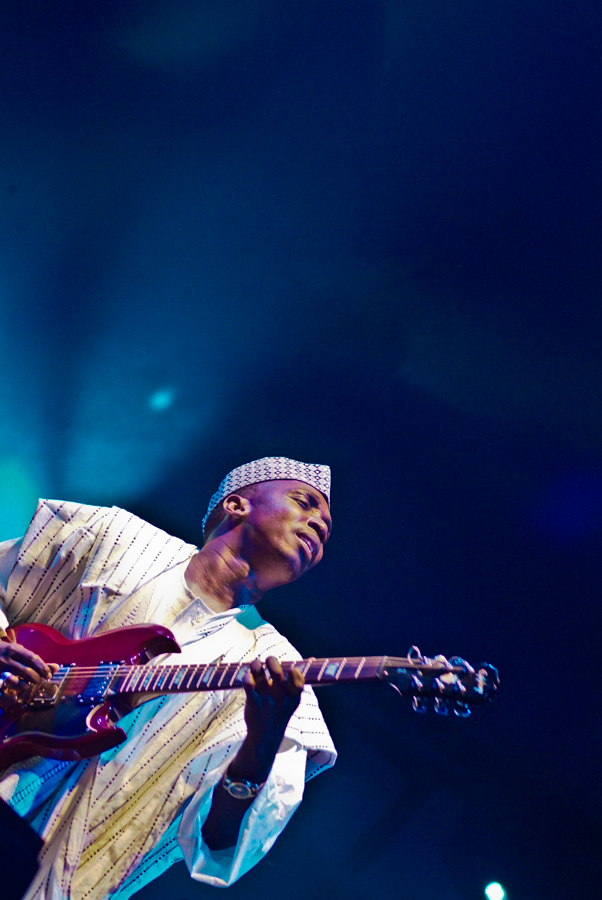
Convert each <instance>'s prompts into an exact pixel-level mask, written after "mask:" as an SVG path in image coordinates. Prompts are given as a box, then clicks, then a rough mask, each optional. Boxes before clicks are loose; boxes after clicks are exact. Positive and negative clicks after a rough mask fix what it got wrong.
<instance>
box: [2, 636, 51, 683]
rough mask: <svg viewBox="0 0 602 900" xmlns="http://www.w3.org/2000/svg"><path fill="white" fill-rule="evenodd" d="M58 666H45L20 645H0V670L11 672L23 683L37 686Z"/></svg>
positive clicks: (36, 656)
mask: <svg viewBox="0 0 602 900" xmlns="http://www.w3.org/2000/svg"><path fill="white" fill-rule="evenodd" d="M57 668H58V666H56V665H55V664H51V665H50V666H47V665H46V663H45V662H44V660H43V659H40V657H39V656H38V655H37V654H36V653H32V652H31V650H27V648H26V647H22V646H21V644H15V643H12V644H9V643H0V670H1V671H4V672H11V673H12V674H13V675H17V676H18V677H19V678H21V679H22V680H23V681H29V682H33V683H34V684H37V683H38V682H39V681H41V680H42V678H51V677H52V675H53V672H55V671H56V669H57Z"/></svg>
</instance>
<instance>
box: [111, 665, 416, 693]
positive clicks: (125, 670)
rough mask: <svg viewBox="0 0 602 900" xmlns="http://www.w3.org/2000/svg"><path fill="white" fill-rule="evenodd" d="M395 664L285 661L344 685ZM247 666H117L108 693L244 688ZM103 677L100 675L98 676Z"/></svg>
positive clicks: (313, 678) (312, 678) (314, 680)
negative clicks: (386, 665) (387, 665)
mask: <svg viewBox="0 0 602 900" xmlns="http://www.w3.org/2000/svg"><path fill="white" fill-rule="evenodd" d="M386 662H387V663H389V662H392V660H390V659H389V658H388V657H386V656H358V657H352V658H349V659H348V658H346V657H338V658H336V659H313V658H311V659H302V660H298V661H297V662H283V663H281V665H282V668H283V669H284V671H285V672H288V671H290V669H292V668H295V669H299V671H300V672H302V673H303V676H304V678H305V682H306V684H313V685H325V684H335V683H339V684H344V683H349V682H355V681H374V680H376V679H380V678H381V677H382V675H381V673H382V670H383V668H384V666H385V663H386ZM403 663H407V664H408V665H409V666H412V665H415V662H414V663H413V662H412V661H411V660H409V659H396V660H395V664H396V665H399V664H403ZM248 668H249V667H248V665H247V664H245V663H229V664H222V665H217V664H215V663H209V664H208V665H191V666H182V665H175V666H125V665H121V666H116V667H115V669H114V670H113V672H112V673H111V674H112V677H111V678H110V682H109V690H108V693H109V694H132V693H140V692H157V693H162V694H176V693H185V692H186V691H216V690H217V691H219V690H230V689H232V688H240V687H242V682H243V678H244V676H245V673H246V672H247V671H248ZM99 674H100V673H99Z"/></svg>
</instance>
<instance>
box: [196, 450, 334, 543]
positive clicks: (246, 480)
mask: <svg viewBox="0 0 602 900" xmlns="http://www.w3.org/2000/svg"><path fill="white" fill-rule="evenodd" d="M281 480H291V481H303V482H304V484H311V486H312V487H315V488H316V489H317V490H318V491H320V493H321V494H324V496H325V497H326V500H327V502H328V505H329V506H330V466H322V465H320V464H319V463H304V462H298V460H296V459H287V457H286V456H264V457H263V459H255V460H253V462H248V463H245V464H244V465H243V466H238V468H236V469H232V471H231V472H228V474H227V475H226V477H225V478H224V480H223V481H222V483H221V484H220V486H219V487H218V489H217V491H216V492H215V494H214V495H213V497H212V498H211V500H210V501H209V506H208V508H207V512H206V513H205V517H204V519H203V533H204V531H205V525H206V523H207V519H208V518H209V516H210V515H211V513H212V512H213V510H214V509H215V507H216V506H217V504H218V503H219V502H220V501H221V500H224V499H225V498H226V497H227V496H228V495H229V494H234V493H236V491H238V490H240V488H243V487H248V486H249V485H250V484H259V482H260V481H281Z"/></svg>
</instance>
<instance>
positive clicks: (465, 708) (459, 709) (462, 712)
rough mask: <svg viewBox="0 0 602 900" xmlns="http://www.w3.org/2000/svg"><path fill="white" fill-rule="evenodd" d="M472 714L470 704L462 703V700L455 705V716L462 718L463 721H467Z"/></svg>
mask: <svg viewBox="0 0 602 900" xmlns="http://www.w3.org/2000/svg"><path fill="white" fill-rule="evenodd" d="M470 713H471V709H470V706H469V705H468V703H462V701H461V700H456V701H455V703H454V715H455V716H460V718H461V719H467V718H468V716H469V715H470Z"/></svg>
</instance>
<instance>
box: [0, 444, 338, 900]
mask: <svg viewBox="0 0 602 900" xmlns="http://www.w3.org/2000/svg"><path fill="white" fill-rule="evenodd" d="M329 496H330V470H329V469H328V467H327V466H321V465H313V464H307V463H301V462H298V461H296V460H289V459H286V458H283V457H267V458H264V459H261V460H256V461H254V462H252V463H247V464H246V465H244V466H240V467H238V468H237V469H234V470H233V471H232V472H230V473H229V474H228V475H227V476H226V478H225V479H224V480H223V481H222V483H221V485H220V487H219V488H218V490H217V492H216V493H215V494H214V495H213V497H212V498H211V501H210V503H209V508H208V510H207V514H206V516H205V518H204V520H203V526H204V530H205V542H204V544H203V546H202V547H201V549H200V550H198V549H197V548H195V547H193V546H191V545H188V544H185V543H183V542H182V541H179V540H178V539H177V538H174V537H171V536H169V535H167V534H165V533H164V532H162V531H160V530H159V529H156V528H154V526H152V525H149V524H148V523H147V522H143V521H142V520H140V519H138V518H137V517H135V516H132V515H131V514H130V513H127V512H125V511H124V510H120V509H116V508H113V509H103V508H94V507H90V506H80V505H77V504H70V503H60V502H57V501H45V502H41V503H40V505H39V506H38V510H37V512H36V514H35V516H34V518H33V520H32V522H31V525H30V527H29V529H28V531H27V533H26V535H25V537H24V538H23V539H22V540H20V541H8V542H5V544H4V545H0V586H3V587H4V590H3V595H2V606H3V608H4V615H2V614H1V613H0V625H2V626H3V627H4V628H5V629H6V628H7V627H8V626H9V625H16V624H19V623H21V622H43V623H46V624H48V625H51V626H53V627H54V628H57V629H58V630H59V631H61V632H62V633H63V634H65V635H66V636H67V637H69V638H71V639H79V638H82V637H88V636H93V635H96V634H100V633H102V632H105V631H108V630H111V629H114V628H119V627H122V626H125V625H132V624H138V623H144V622H153V623H156V624H161V625H165V626H167V627H168V628H170V629H171V630H172V632H173V633H174V635H175V636H176V638H177V640H178V642H179V644H180V646H181V647H182V653H181V654H177V655H171V656H167V655H164V656H163V657H157V658H156V659H154V660H153V661H152V663H151V664H153V665H156V664H162V663H174V662H182V663H191V662H195V663H196V662H199V663H200V662H212V661H215V660H220V661H223V662H231V661H237V662H239V661H240V662H249V663H250V671H249V673H248V674H247V676H246V677H245V690H244V694H243V693H242V692H240V691H215V692H206V693H199V694H181V695H175V696H174V695H172V696H169V697H165V696H164V697H158V698H153V699H151V700H149V701H148V702H144V703H141V704H140V705H138V706H137V708H135V709H134V710H132V711H130V712H129V713H128V714H127V715H125V717H124V718H123V719H122V720H121V721H120V727H122V728H124V730H125V731H126V733H127V741H126V742H125V743H124V744H121V745H120V746H118V747H116V748H114V749H113V750H109V751H106V752H105V753H103V754H102V755H101V756H100V757H97V758H95V759H91V760H84V761H82V762H79V763H72V762H61V761H57V760H53V759H41V758H39V757H37V758H36V759H34V760H30V761H27V762H26V763H19V764H16V765H15V766H13V767H11V769H9V770H7V771H6V772H5V773H3V774H2V775H1V776H0V796H1V797H2V798H3V799H4V800H6V801H7V802H9V803H10V804H11V805H12V806H13V808H14V809H15V810H16V811H17V812H18V813H19V814H20V815H22V816H23V817H24V818H26V819H27V821H29V823H30V824H31V825H32V827H33V828H34V829H35V831H37V832H38V834H39V835H40V836H41V837H42V838H43V839H44V841H45V847H44V850H43V852H42V854H41V857H40V870H39V872H38V875H37V876H36V879H35V880H34V882H33V884H32V886H31V888H30V890H29V892H28V894H27V900H104V898H108V897H111V898H120V900H125V898H127V897H129V896H130V895H131V894H132V893H134V892H135V891H137V890H139V889H140V888H141V887H142V886H143V885H144V884H146V883H147V882H148V881H150V880H151V879H152V878H155V877H157V875H159V874H160V873H161V872H162V871H164V870H165V869H167V868H168V867H169V866H170V865H172V864H173V863H174V862H177V861H178V860H180V859H182V858H183V859H185V860H186V863H187V865H188V868H189V870H190V872H191V875H192V877H193V878H195V879H197V880H199V881H203V882H205V883H209V884H214V885H219V886H226V885H229V884H231V883H232V882H233V881H235V880H236V879H237V878H239V877H240V875H242V874H243V873H244V872H246V871H247V870H248V869H249V868H250V867H251V866H253V865H254V864H255V863H256V862H257V861H258V860H259V859H260V858H261V857H262V856H263V855H264V854H265V853H266V852H267V851H268V850H269V848H270V847H271V846H272V844H273V843H274V841H275V839H276V837H277V836H278V834H279V833H280V831H281V830H282V828H283V827H284V826H285V824H286V822H287V821H288V820H289V818H290V816H291V815H292V813H293V812H294V810H295V808H296V807H297V805H298V803H299V802H300V800H301V796H302V793H303V783H304V780H305V779H307V778H308V777H312V775H314V774H316V773H317V772H318V771H320V770H321V769H323V768H325V767H327V766H329V765H332V764H333V762H334V759H335V753H334V747H333V745H332V741H331V739H330V736H329V734H328V731H327V729H326V727H325V725H324V722H323V719H322V717H321V714H320V712H319V709H318V707H317V703H316V700H315V697H314V696H313V693H312V691H311V689H310V688H307V687H306V688H305V689H304V688H303V679H302V676H301V675H300V673H299V672H293V673H291V675H290V676H288V677H285V676H284V675H283V672H282V669H281V667H280V663H279V660H284V659H298V658H299V655H298V654H297V652H296V651H295V650H294V648H293V647H292V646H291V645H290V644H289V643H288V642H287V641H286V640H285V639H284V638H283V637H282V636H281V635H279V634H278V632H277V631H276V630H275V629H274V628H273V627H272V626H271V625H269V624H267V623H266V622H264V621H263V620H262V619H261V618H260V617H259V615H258V614H257V612H256V610H255V604H256V603H257V602H258V601H259V600H260V599H261V597H262V595H263V594H264V593H265V591H267V590H271V589H272V588H274V587H277V586H279V585H283V584H287V583H289V582H291V581H294V580H295V579H296V578H299V577H300V576H301V575H303V574H304V573H305V572H306V571H308V570H309V569H311V568H313V567H314V566H315V565H317V563H318V562H319V561H320V559H321V558H322V554H323V550H324V544H325V543H326V541H327V540H328V538H329V536H330V530H331V519H330V511H329ZM9 638H10V634H9ZM259 660H262V661H263V663H262V662H259ZM49 669H50V667H49V666H47V665H46V663H45V662H44V661H43V660H41V659H39V658H38V657H36V656H35V654H32V653H30V652H29V651H27V650H26V649H25V648H23V647H20V646H19V645H18V644H16V643H15V642H12V643H11V642H10V640H9V641H6V640H5V641H3V642H0V671H1V672H3V673H7V674H6V675H5V676H4V677H5V678H6V679H7V680H8V681H9V682H10V680H11V679H12V680H14V679H17V678H21V679H24V680H28V681H34V682H35V681H37V680H39V679H40V678H42V677H47V676H48V674H49ZM8 673H10V675H9V674H8Z"/></svg>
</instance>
